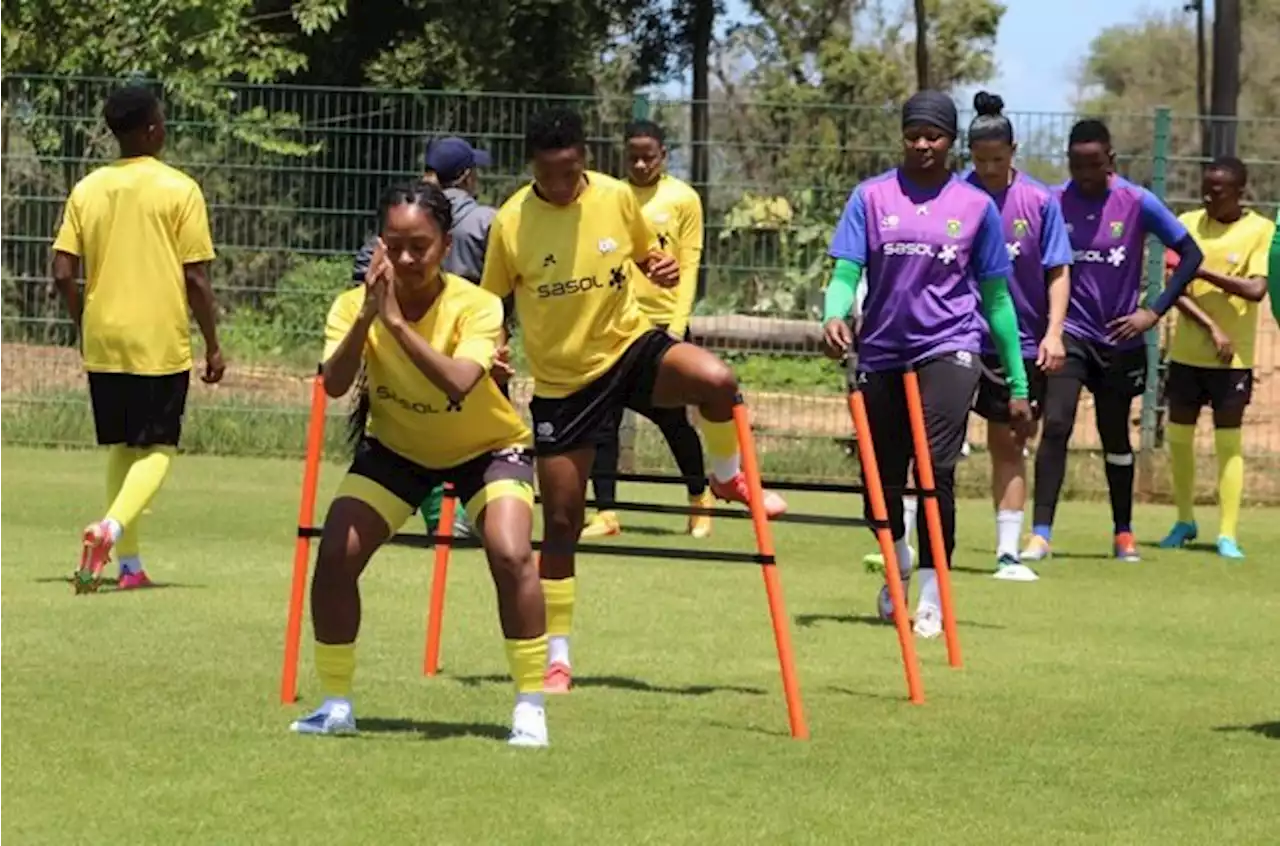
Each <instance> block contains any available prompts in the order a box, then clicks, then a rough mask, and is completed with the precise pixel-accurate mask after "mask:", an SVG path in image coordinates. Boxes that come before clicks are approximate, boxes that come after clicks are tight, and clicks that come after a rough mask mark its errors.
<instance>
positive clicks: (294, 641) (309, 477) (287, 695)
mask: <svg viewBox="0 0 1280 846" xmlns="http://www.w3.org/2000/svg"><path fill="white" fill-rule="evenodd" d="M325 403H326V398H325V394H324V378H323V377H322V376H321V375H320V374H319V373H317V374H316V377H315V379H314V380H313V381H312V383H311V417H310V419H308V421H307V458H306V463H305V464H304V465H303V471H302V504H301V505H300V506H299V507H298V529H299V530H302V529H310V528H311V524H312V523H313V522H314V521H315V516H316V483H317V482H318V481H319V476H320V453H321V451H322V450H323V449H324V408H325ZM310 564H311V538H309V537H302V536H301V534H299V537H298V539H297V540H296V541H295V542H294V547H293V587H292V589H291V590H290V591H289V622H288V623H287V624H286V625H285V630H284V670H283V672H282V673H281V679H280V703H281V704H282V705H289V704H291V703H293V702H296V701H297V699H298V649H299V646H300V644H301V641H302V610H303V601H304V598H305V595H306V589H307V568H308V567H309V566H310Z"/></svg>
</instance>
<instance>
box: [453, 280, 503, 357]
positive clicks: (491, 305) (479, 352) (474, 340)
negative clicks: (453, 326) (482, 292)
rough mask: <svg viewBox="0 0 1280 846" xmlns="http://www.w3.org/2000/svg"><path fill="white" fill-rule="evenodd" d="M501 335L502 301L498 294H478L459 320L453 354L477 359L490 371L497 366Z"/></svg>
mask: <svg viewBox="0 0 1280 846" xmlns="http://www.w3.org/2000/svg"><path fill="white" fill-rule="evenodd" d="M501 338H502V301H501V300H499V299H497V298H496V297H487V296H485V297H477V298H476V302H475V303H474V304H473V305H470V306H468V307H467V309H466V312H465V313H464V315H463V317H462V319H461V320H459V321H458V345H457V346H456V347H455V348H454V350H453V357H454V358H455V359H465V360H467V361H474V362H475V363H476V364H478V365H480V367H481V369H482V370H486V371H487V370H488V369H489V368H490V367H491V366H492V365H493V357H494V355H495V353H496V352H497V349H498V342H499V341H500V340H501Z"/></svg>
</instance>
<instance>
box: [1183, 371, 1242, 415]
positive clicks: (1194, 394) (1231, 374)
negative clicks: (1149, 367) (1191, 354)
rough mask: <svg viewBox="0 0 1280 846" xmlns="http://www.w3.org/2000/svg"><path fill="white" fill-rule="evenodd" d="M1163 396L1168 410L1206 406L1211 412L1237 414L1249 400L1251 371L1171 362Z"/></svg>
mask: <svg viewBox="0 0 1280 846" xmlns="http://www.w3.org/2000/svg"><path fill="white" fill-rule="evenodd" d="M1164 396H1165V401H1166V402H1167V403H1168V404H1169V405H1170V406H1180V407H1183V408H1195V409H1200V408H1203V407H1204V406H1206V405H1207V406H1209V407H1210V408H1212V409H1213V410H1214V411H1234V410H1239V409H1241V408H1244V407H1245V406H1247V405H1248V404H1249V402H1250V400H1252V399H1253V371H1252V370H1248V369H1235V368H1226V367H1196V366H1194V365H1191V364H1182V363H1180V362H1177V361H1171V362H1169V372H1168V374H1167V375H1166V377H1165V383H1164Z"/></svg>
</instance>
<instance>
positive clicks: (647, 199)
mask: <svg viewBox="0 0 1280 846" xmlns="http://www.w3.org/2000/svg"><path fill="white" fill-rule="evenodd" d="M631 190H632V192H633V193H634V194H635V195H636V199H637V200H638V201H639V202H640V208H641V209H642V210H643V211H644V216H645V219H646V220H647V221H649V225H650V226H652V227H653V229H654V231H655V232H657V233H658V249H660V250H662V251H663V252H664V253H669V254H670V255H673V256H675V257H676V259H677V260H678V261H679V262H680V284H679V285H678V286H676V287H675V288H662V287H659V286H657V285H655V284H653V283H652V282H650V281H649V279H648V277H646V276H644V274H641V275H640V276H639V277H638V278H637V280H636V299H637V300H639V302H640V308H641V310H643V311H644V313H645V315H646V316H648V318H649V319H650V320H651V321H653V322H654V323H660V324H665V325H666V326H667V327H668V330H669V331H670V332H671V334H673V335H675V336H676V337H681V336H683V335H684V330H685V329H686V328H687V327H688V325H689V313H690V312H692V311H693V298H694V296H695V295H696V294H697V292H698V265H699V264H701V262H702V198H701V197H699V196H698V192H697V191H695V190H693V188H692V187H690V185H689V184H688V183H687V182H682V181H681V180H679V179H676V178H675V177H674V176H671V175H670V174H665V173H664V174H663V175H662V176H661V177H659V179H658V181H657V182H655V183H654V184H652V185H645V186H640V185H634V184H632V185H631Z"/></svg>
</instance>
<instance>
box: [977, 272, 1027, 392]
mask: <svg viewBox="0 0 1280 846" xmlns="http://www.w3.org/2000/svg"><path fill="white" fill-rule="evenodd" d="M981 290H982V313H983V315H984V316H985V317H986V318H987V324H988V325H989V326H990V327H991V339H992V340H993V341H995V345H996V351H997V352H998V353H999V354H1000V363H1001V364H1002V365H1004V372H1005V374H1006V375H1007V378H1008V382H1009V392H1010V394H1012V396H1013V398H1014V399H1026V398H1027V369H1026V367H1025V366H1024V365H1023V363H1022V348H1021V344H1020V342H1019V340H1018V316H1017V314H1016V313H1015V312H1014V310H1013V297H1011V296H1010V295H1009V280H1007V279H1005V278H1004V277H1003V276H998V277H996V278H995V279H987V280H985V281H983V283H982V286H981Z"/></svg>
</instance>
